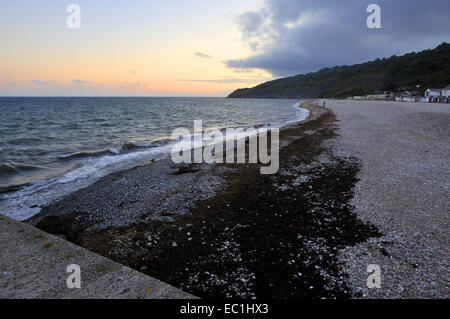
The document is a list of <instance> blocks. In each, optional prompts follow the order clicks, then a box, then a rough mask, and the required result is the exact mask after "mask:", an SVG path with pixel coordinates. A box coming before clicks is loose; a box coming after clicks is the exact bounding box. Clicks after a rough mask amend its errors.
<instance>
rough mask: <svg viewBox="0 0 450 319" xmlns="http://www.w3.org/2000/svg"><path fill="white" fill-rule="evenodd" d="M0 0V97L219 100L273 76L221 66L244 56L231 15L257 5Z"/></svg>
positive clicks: (243, 45) (247, 51) (246, 52)
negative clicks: (75, 25) (73, 23)
mask: <svg viewBox="0 0 450 319" xmlns="http://www.w3.org/2000/svg"><path fill="white" fill-rule="evenodd" d="M70 3H72V2H67V1H49V0H46V1H39V2H38V1H26V0H19V1H17V3H16V5H15V6H14V7H11V6H8V3H7V1H0V15H1V19H0V20H1V28H0V42H1V43H2V50H1V51H0V74H1V77H0V95H3V96H5V95H49V96H52V95H108V96H129V95H131V96H135V95H136V96H193V95H195V96H226V95H227V94H228V93H230V92H231V91H233V90H234V89H236V88H238V87H248V86H254V85H256V84H258V83H261V82H264V81H267V80H269V79H271V78H272V75H271V74H270V73H268V72H266V71H264V70H262V69H251V70H245V72H242V71H241V70H239V69H232V68H229V67H227V65H226V64H225V63H224V61H225V60H228V59H232V58H239V57H243V56H249V55H251V50H250V48H249V47H248V45H247V44H246V43H244V42H243V41H242V39H241V34H240V32H239V30H238V28H237V26H236V23H235V21H234V20H235V18H236V16H237V15H238V14H241V13H242V12H243V11H245V10H248V9H251V8H255V7H257V6H258V3H260V1H256V0H255V1H244V2H243V1H236V0H232V1H227V2H226V3H218V2H215V1H214V2H205V1H194V0H192V1H177V2H176V3H175V2H173V3H170V4H169V3H166V2H162V1H143V0H139V1H129V2H127V1H113V2H112V1H104V0H100V1H95V2H93V1H87V0H80V1H77V4H78V5H79V6H80V8H81V28H80V29H69V28H68V27H67V25H66V19H67V17H68V16H69V13H67V12H66V8H67V6H68V5H69V4H70Z"/></svg>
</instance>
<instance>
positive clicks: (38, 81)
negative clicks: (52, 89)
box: [33, 80, 48, 85]
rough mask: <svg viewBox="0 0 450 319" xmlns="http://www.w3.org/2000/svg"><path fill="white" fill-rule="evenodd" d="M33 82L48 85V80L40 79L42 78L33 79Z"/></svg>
mask: <svg viewBox="0 0 450 319" xmlns="http://www.w3.org/2000/svg"><path fill="white" fill-rule="evenodd" d="M33 83H35V84H38V85H48V82H44V81H40V80H33Z"/></svg>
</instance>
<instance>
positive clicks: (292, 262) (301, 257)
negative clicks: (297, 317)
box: [28, 102, 380, 298]
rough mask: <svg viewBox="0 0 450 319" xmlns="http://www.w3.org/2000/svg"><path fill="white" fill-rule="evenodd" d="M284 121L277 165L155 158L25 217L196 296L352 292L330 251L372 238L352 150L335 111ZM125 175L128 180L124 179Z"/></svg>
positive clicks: (315, 109)
mask: <svg viewBox="0 0 450 319" xmlns="http://www.w3.org/2000/svg"><path fill="white" fill-rule="evenodd" d="M303 107H306V108H308V109H309V110H310V112H311V114H310V118H309V119H308V120H306V121H304V122H301V123H298V124H293V125H290V126H289V127H286V128H284V129H283V130H282V131H281V134H280V138H281V146H282V148H281V150H280V170H279V172H278V173H277V174H275V175H261V174H260V171H259V167H260V166H259V165H258V164H244V165H243V164H239V165H238V164H235V165H229V164H226V165H225V164H221V165H207V164H196V165H194V166H192V167H187V168H186V167H185V166H182V167H181V168H180V166H177V165H174V164H169V163H168V162H165V160H163V161H159V162H156V163H153V164H151V165H147V166H145V167H137V168H134V169H131V170H127V171H123V172H119V173H115V174H112V175H109V176H107V177H105V178H103V179H102V180H100V181H99V182H97V183H95V184H93V185H91V186H89V187H87V188H86V189H83V190H80V191H78V192H76V193H74V194H71V195H69V196H68V197H66V198H64V199H63V200H62V201H60V202H58V203H55V204H53V205H50V206H49V207H46V208H44V209H43V210H42V212H41V213H40V214H38V215H37V216H34V217H33V218H31V219H30V220H29V221H28V222H29V223H31V224H35V225H37V227H38V228H41V229H43V230H45V231H47V232H50V233H53V234H57V235H59V236H63V237H65V238H67V239H68V240H69V241H72V242H74V243H76V244H78V245H80V246H82V247H84V248H87V249H89V250H91V251H94V252H96V253H99V254H101V255H104V256H106V257H108V258H111V259H113V260H115V261H117V262H119V263H122V264H124V265H127V266H129V267H131V268H134V269H137V270H139V271H141V272H144V273H146V274H148V275H151V276H154V277H156V278H158V279H160V280H162V281H164V282H167V283H169V284H171V285H174V286H175V287H179V288H181V289H183V290H184V291H187V292H190V293H192V294H194V295H196V296H199V297H204V298H223V297H226V298H322V297H323V298H349V297H352V293H351V289H350V288H349V287H348V286H347V284H346V275H345V274H344V273H343V271H342V265H341V264H340V262H339V260H338V258H337V255H338V251H339V250H340V249H342V248H344V247H347V246H350V245H353V244H355V243H358V242H363V241H365V240H366V239H368V238H370V237H373V236H380V234H379V233H378V231H377V230H376V228H375V227H373V226H371V225H369V224H364V223H362V222H361V221H359V220H358V218H357V216H356V214H355V213H354V211H353V207H352V206H351V204H350V200H351V199H352V197H353V187H354V186H355V183H356V182H357V176H356V175H357V172H358V170H359V169H360V163H359V160H358V157H357V156H356V155H355V156H354V157H352V156H351V157H341V156H340V155H339V154H336V152H334V151H333V149H331V148H329V147H326V146H324V142H325V141H331V140H333V138H335V137H336V125H335V121H336V119H335V116H334V114H333V113H332V112H331V111H330V110H327V109H323V108H319V107H316V106H314V105H313V104H312V103H310V102H307V103H304V104H303ZM133 181H134V182H133Z"/></svg>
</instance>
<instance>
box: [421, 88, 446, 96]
mask: <svg viewBox="0 0 450 319" xmlns="http://www.w3.org/2000/svg"><path fill="white" fill-rule="evenodd" d="M441 93H442V89H428V90H426V91H425V97H438V96H441Z"/></svg>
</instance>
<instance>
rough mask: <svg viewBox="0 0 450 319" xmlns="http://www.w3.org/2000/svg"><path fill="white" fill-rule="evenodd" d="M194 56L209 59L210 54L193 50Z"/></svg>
mask: <svg viewBox="0 0 450 319" xmlns="http://www.w3.org/2000/svg"><path fill="white" fill-rule="evenodd" d="M195 56H196V57H198V58H206V59H211V56H210V55H209V54H206V53H202V52H195Z"/></svg>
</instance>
